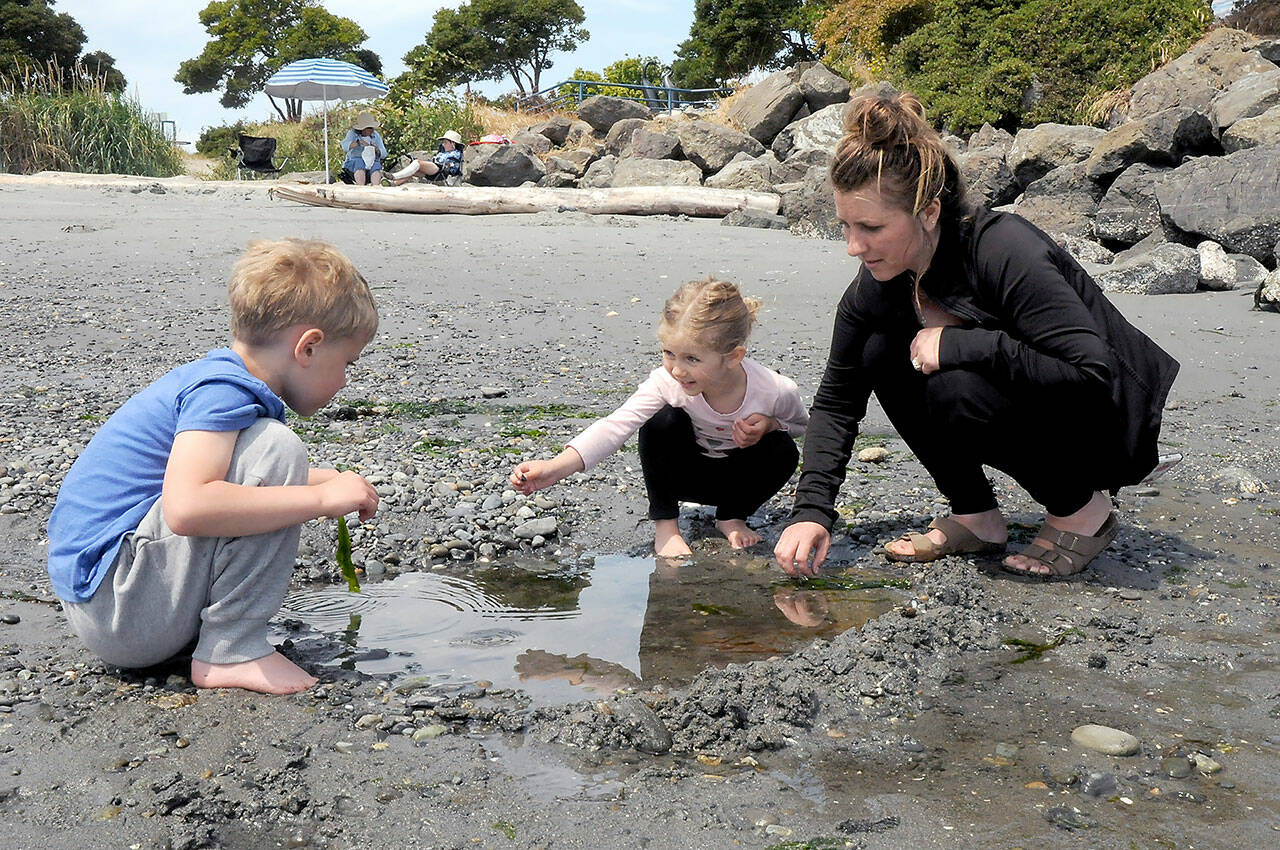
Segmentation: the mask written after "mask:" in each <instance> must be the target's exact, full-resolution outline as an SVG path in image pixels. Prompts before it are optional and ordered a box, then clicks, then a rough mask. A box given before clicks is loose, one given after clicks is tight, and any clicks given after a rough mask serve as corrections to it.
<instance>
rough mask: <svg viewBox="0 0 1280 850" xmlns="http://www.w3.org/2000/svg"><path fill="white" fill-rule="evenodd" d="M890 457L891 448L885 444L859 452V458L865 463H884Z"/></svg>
mask: <svg viewBox="0 0 1280 850" xmlns="http://www.w3.org/2000/svg"><path fill="white" fill-rule="evenodd" d="M888 459H889V450H888V449H886V448H884V447H883V446H872V447H870V448H867V449H863V450H862V451H860V452H858V460H860V461H862V462H863V463H883V462H885V461H886V460H888Z"/></svg>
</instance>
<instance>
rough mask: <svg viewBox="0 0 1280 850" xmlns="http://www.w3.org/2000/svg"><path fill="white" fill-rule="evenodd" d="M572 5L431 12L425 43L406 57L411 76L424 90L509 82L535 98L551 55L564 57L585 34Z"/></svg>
mask: <svg viewBox="0 0 1280 850" xmlns="http://www.w3.org/2000/svg"><path fill="white" fill-rule="evenodd" d="M585 20H586V13H585V12H583V11H582V7H581V6H579V5H578V4H577V2H575V0H471V2H469V3H463V4H462V5H461V6H459V7H458V8H457V9H450V8H447V7H446V8H443V9H440V10H439V11H438V12H436V15H435V20H434V23H433V24H432V27H431V31H430V32H429V33H427V38H426V41H424V42H423V43H422V44H420V45H418V46H417V47H415V48H413V49H412V50H410V51H409V52H408V53H407V54H405V57H404V62H405V64H406V65H408V66H409V69H410V73H411V74H413V75H415V76H416V77H417V78H418V79H420V80H421V82H422V83H423V84H425V85H429V86H451V85H458V84H460V83H468V84H469V83H470V82H471V81H472V80H498V79H502V78H503V77H507V76H509V77H511V80H512V82H514V83H515V85H516V90H517V91H518V92H519V93H520V94H522V95H524V94H529V93H532V92H536V91H537V90H538V86H539V80H540V79H541V77H542V72H543V71H545V70H547V69H548V68H550V67H551V66H552V62H551V59H550V55H551V53H553V52H555V51H563V52H568V51H571V50H573V49H574V48H575V47H577V46H578V45H579V44H581V43H582V42H584V41H586V40H587V39H588V38H589V37H590V34H589V33H588V32H587V31H586V29H584V28H583V26H582V23H583V21H585Z"/></svg>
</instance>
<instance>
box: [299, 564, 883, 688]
mask: <svg viewBox="0 0 1280 850" xmlns="http://www.w3.org/2000/svg"><path fill="white" fill-rule="evenodd" d="M524 566H525V567H530V566H532V567H534V569H533V571H531V570H530V569H527V568H521V566H517V565H514V564H501V565H477V566H476V567H475V568H473V569H471V570H469V571H467V572H465V573H407V574H405V575H402V576H399V577H397V578H395V579H393V580H390V581H385V582H378V583H374V582H366V583H365V585H364V588H363V590H362V592H361V593H359V594H353V593H350V592H349V591H347V590H346V588H344V587H339V586H326V587H323V588H319V589H308V590H303V591H298V592H296V593H293V594H291V595H290V596H289V597H288V598H287V599H286V600H285V604H284V607H283V609H282V611H281V614H282V615H283V616H284V617H285V618H293V619H297V620H301V621H303V622H304V623H306V624H307V625H309V626H311V627H313V628H315V629H316V630H318V631H321V632H323V633H326V634H329V635H334V636H336V637H338V639H339V640H341V641H342V642H343V643H345V644H347V646H348V647H349V649H348V650H346V651H345V652H343V653H342V655H341V656H340V658H339V661H340V663H341V664H342V666H344V667H354V668H355V669H358V670H360V671H362V672H365V673H370V674H375V675H376V674H387V673H401V672H404V673H412V674H414V675H419V676H428V677H430V678H431V679H432V680H434V681H435V682H436V683H437V684H439V685H440V686H441V687H442V688H447V687H449V686H450V685H453V686H458V687H462V686H464V685H465V684H468V683H471V682H475V681H481V680H487V681H489V682H491V683H492V687H494V688H508V687H510V688H521V689H523V690H524V691H525V692H526V693H528V694H529V695H530V696H531V697H532V699H533V700H534V702H537V703H544V704H545V703H558V702H571V701H575V700H579V699H583V698H584V697H586V696H589V695H590V694H592V693H596V694H602V693H609V692H611V691H613V690H616V689H618V688H623V687H640V686H653V685H655V684H659V683H662V684H665V685H668V686H680V685H683V684H685V683H687V682H688V681H689V680H690V679H692V678H693V676H694V675H695V674H697V672H698V671H700V670H702V669H703V668H705V667H708V666H721V667H722V666H724V665H726V664H729V663H731V662H741V661H750V660H754V659H760V658H767V657H769V656H771V655H777V654H781V653H786V652H790V651H791V650H793V649H796V648H797V647H799V646H802V645H804V644H806V643H808V642H809V641H812V640H813V639H815V638H818V637H830V636H832V635H835V634H837V633H839V632H841V631H844V630H845V629H848V628H851V627H853V626H858V625H861V624H862V623H864V622H866V621H867V620H869V619H871V618H872V617H875V616H877V615H879V614H881V613H884V612H885V611H887V610H888V609H889V608H891V607H892V606H893V604H894V600H895V599H896V598H897V597H898V596H900V595H901V591H898V590H894V589H892V588H890V587H886V586H884V580H883V577H877V576H874V575H869V574H858V575H850V576H847V577H843V578H841V577H837V578H836V579H835V580H832V581H826V582H823V583H822V585H821V587H820V588H805V587H798V586H796V585H794V584H788V583H783V582H780V581H779V579H780V578H781V577H782V576H781V574H780V573H779V572H778V571H777V569H776V568H775V567H773V565H772V563H771V562H768V561H766V560H765V559H762V558H744V557H706V556H703V557H699V558H697V559H695V560H693V561H691V562H688V563H684V564H674V563H671V562H669V561H656V560H655V559H653V558H632V557H627V556H621V555H610V556H601V557H598V558H596V559H595V560H594V563H593V564H591V565H590V566H584V567H564V566H562V565H557V564H554V563H546V564H538V565H530V564H526V565H524Z"/></svg>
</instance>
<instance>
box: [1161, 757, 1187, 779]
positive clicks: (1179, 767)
mask: <svg viewBox="0 0 1280 850" xmlns="http://www.w3.org/2000/svg"><path fill="white" fill-rule="evenodd" d="M1160 769H1161V770H1162V771H1164V773H1165V774H1166V775H1167V776H1169V777H1172V778H1173V779H1186V778H1187V777H1188V776H1190V775H1191V762H1190V760H1188V759H1185V758H1183V757H1182V756H1170V757H1169V758H1166V759H1161V760H1160Z"/></svg>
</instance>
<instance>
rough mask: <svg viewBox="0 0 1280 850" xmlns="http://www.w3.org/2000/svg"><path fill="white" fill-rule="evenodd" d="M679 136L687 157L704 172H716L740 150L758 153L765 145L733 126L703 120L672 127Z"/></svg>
mask: <svg viewBox="0 0 1280 850" xmlns="http://www.w3.org/2000/svg"><path fill="white" fill-rule="evenodd" d="M671 129H672V130H674V131H675V134H676V135H677V136H679V137H680V148H681V150H683V151H684V156H685V159H687V160H689V161H690V162H692V163H694V164H695V165H697V166H698V167H699V168H701V169H702V171H703V173H704V174H715V173H716V172H717V171H719V170H720V169H722V168H724V167H725V166H726V165H728V164H729V160H731V159H733V158H734V156H736V155H737V154H739V153H747V154H749V155H751V156H759V155H760V154H762V153H764V145H762V144H760V142H758V141H756V140H755V139H754V138H752V137H751V136H748V135H747V134H746V133H739V132H738V131H737V130H734V129H733V128H732V127H726V126H724V125H723V124H713V123H712V122H710V121H703V120H701V119H697V120H693V121H681V122H680V123H678V124H675V125H674V126H673V127H672V128H671Z"/></svg>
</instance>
